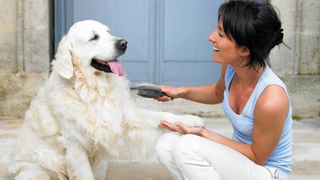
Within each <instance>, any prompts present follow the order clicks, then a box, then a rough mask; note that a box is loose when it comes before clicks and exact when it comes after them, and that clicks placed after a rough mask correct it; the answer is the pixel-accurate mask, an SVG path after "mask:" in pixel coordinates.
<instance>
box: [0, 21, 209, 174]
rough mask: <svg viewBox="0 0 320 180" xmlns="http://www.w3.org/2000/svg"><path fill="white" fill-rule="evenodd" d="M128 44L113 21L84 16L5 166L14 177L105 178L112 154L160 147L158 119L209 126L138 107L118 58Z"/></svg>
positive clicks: (28, 115)
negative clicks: (117, 34)
mask: <svg viewBox="0 0 320 180" xmlns="http://www.w3.org/2000/svg"><path fill="white" fill-rule="evenodd" d="M126 48H127V42H126V41H125V40H124V39H120V38H117V37H115V36H113V35H111V33H110V30H109V28H108V27H107V26H105V25H103V24H101V23H99V22H96V21H93V20H85V21H80V22H77V23H75V24H74V25H73V26H72V27H71V28H70V30H69V31H68V33H67V34H66V35H65V36H64V37H63V38H62V40H61V42H60V44H59V47H58V51H57V54H56V55H55V60H54V61H53V62H52V67H53V71H52V73H51V75H50V77H49V78H48V80H47V82H46V83H45V85H44V86H43V87H42V88H41V89H40V90H39V92H38V94H37V96H36V97H35V98H34V99H33V101H32V102H31V105H30V108H29V110H28V111H27V112H26V114H25V119H24V123H23V126H22V128H21V130H20V133H19V135H18V138H17V141H16V145H15V147H14V149H13V150H12V151H11V152H10V153H9V154H8V156H6V157H5V158H4V160H3V161H2V164H0V167H2V170H0V172H1V171H2V172H6V175H3V176H6V177H7V178H8V179H10V178H13V179H18V180H20V179H21V180H26V179H83V180H93V179H97V180H103V179H105V178H106V175H107V162H108V157H117V156H118V155H119V152H121V151H123V150H124V149H125V150H128V152H129V154H132V155H134V156H136V155H138V154H140V155H143V156H145V155H147V154H148V153H149V152H153V148H154V145H155V143H156V140H157V138H158V137H159V136H160V135H161V134H162V133H164V132H165V130H163V129H162V128H160V127H158V125H159V121H160V120H163V119H166V120H168V121H171V122H175V121H181V122H183V123H185V124H187V125H189V126H203V122H202V120H201V119H200V118H198V117H196V116H192V115H180V116H179V115H174V114H171V113H165V112H152V111H147V110H144V109H139V108H138V107H136V105H135V103H134V101H133V100H132V98H131V97H130V89H129V82H128V80H127V79H126V78H125V75H124V71H123V68H122V65H121V63H120V62H119V61H118V60H117V58H118V57H119V56H120V55H122V54H123V53H124V52H125V50H126Z"/></svg>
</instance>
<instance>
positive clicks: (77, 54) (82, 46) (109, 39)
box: [53, 20, 127, 79]
mask: <svg viewBox="0 0 320 180" xmlns="http://www.w3.org/2000/svg"><path fill="white" fill-rule="evenodd" d="M126 49H127V41H126V40H124V39H121V38H118V37H115V36H113V35H112V34H111V33H110V29H109V28H108V27H107V26H106V25H103V24H101V23H99V22H97V21H93V20H85V21H80V22H77V23H75V24H74V25H72V27H71V28H70V29H69V31H68V33H67V34H66V35H65V36H64V37H63V38H62V40H61V41H60V44H59V46H58V51H57V53H56V55H55V60H54V61H53V69H54V71H56V72H57V73H58V74H60V75H61V76H62V77H64V78H66V79H70V78H71V77H72V76H73V74H74V73H73V72H74V66H75V64H76V65H77V66H79V68H80V70H81V71H86V72H85V73H86V74H88V73H89V74H93V73H94V72H97V71H100V72H104V73H114V74H117V75H119V76H122V75H123V74H124V71H123V67H122V65H121V64H120V62H119V61H118V60H117V58H118V57H119V56H121V55H122V54H123V53H124V52H125V51H126Z"/></svg>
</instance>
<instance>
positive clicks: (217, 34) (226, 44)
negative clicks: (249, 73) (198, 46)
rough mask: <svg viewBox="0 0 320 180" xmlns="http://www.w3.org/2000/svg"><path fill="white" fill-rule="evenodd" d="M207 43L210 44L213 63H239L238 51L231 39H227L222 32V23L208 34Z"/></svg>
mask: <svg viewBox="0 0 320 180" xmlns="http://www.w3.org/2000/svg"><path fill="white" fill-rule="evenodd" d="M209 41H210V42H212V46H213V47H212V48H213V57H212V59H213V61H214V62H217V63H221V64H234V65H235V64H238V63H240V59H241V56H240V49H239V47H238V46H237V44H236V43H235V41H234V40H233V39H229V38H228V37H227V35H226V34H225V32H224V30H223V25H222V21H221V20H220V21H219V25H218V27H217V28H216V29H215V30H214V31H213V32H212V33H211V34H210V36H209Z"/></svg>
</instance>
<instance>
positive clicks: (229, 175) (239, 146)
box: [156, 1, 292, 180]
mask: <svg viewBox="0 0 320 180" xmlns="http://www.w3.org/2000/svg"><path fill="white" fill-rule="evenodd" d="M218 21H219V23H218V27H217V28H216V29H215V30H214V32H213V33H212V34H211V35H210V36H209V41H210V42H212V45H213V51H214V52H213V60H214V61H215V62H217V63H220V64H222V70H221V77H220V80H219V81H218V82H217V83H216V84H211V85H205V86H199V87H168V86H162V87H161V89H162V91H164V92H165V93H166V94H167V95H168V96H162V97H160V98H159V99H158V100H160V101H168V100H171V99H172V98H184V99H188V100H192V101H196V102H201V103H207V104H216V103H221V102H222V103H223V108H224V111H225V113H226V116H227V117H228V119H229V120H230V122H231V124H232V126H233V136H232V139H230V138H227V137H224V136H222V135H219V134H216V133H214V132H212V131H209V130H208V129H206V128H204V127H201V128H188V127H186V126H185V125H184V124H181V123H177V124H171V123H169V122H167V121H165V120H163V121H162V122H161V124H160V125H161V126H162V127H164V128H168V129H170V130H172V131H174V132H172V133H168V134H165V135H163V136H162V137H161V138H160V139H159V141H158V143H157V146H156V151H157V154H158V157H159V160H160V162H161V163H162V164H164V165H165V166H166V167H167V168H168V169H169V170H170V172H171V173H172V174H173V175H174V176H175V178H176V179H189V180H209V179H210V180H213V179H230V180H235V179H245V180H248V179H252V180H257V179H261V180H264V179H287V178H288V175H289V173H290V172H291V164H292V152H291V143H292V140H291V139H292V138H291V123H292V119H291V107H290V104H289V98H288V93H287V90H286V86H285V84H284V83H283V82H282V81H281V80H280V79H279V78H278V77H277V76H276V75H275V74H274V73H273V72H272V70H271V69H270V67H269V66H268V63H267V62H268V61H267V60H268V56H269V53H270V50H271V49H272V48H273V47H274V46H276V45H279V44H280V43H282V38H283V33H282V31H283V29H282V28H281V22H280V20H279V17H278V15H277V13H276V12H275V10H274V8H273V7H272V6H271V5H270V4H258V3H254V2H241V1H229V2H226V3H224V4H222V5H221V7H220V8H219V16H218ZM177 132H178V133H177ZM181 134H183V135H181Z"/></svg>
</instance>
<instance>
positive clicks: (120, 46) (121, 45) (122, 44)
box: [115, 39, 128, 54]
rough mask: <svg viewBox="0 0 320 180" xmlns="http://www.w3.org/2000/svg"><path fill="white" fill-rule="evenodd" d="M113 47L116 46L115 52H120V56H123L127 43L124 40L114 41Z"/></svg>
mask: <svg viewBox="0 0 320 180" xmlns="http://www.w3.org/2000/svg"><path fill="white" fill-rule="evenodd" d="M115 45H116V48H117V50H118V51H120V53H121V54H123V53H124V52H125V51H126V49H127V45H128V41H126V40H124V39H120V40H118V41H116V44H115Z"/></svg>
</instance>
